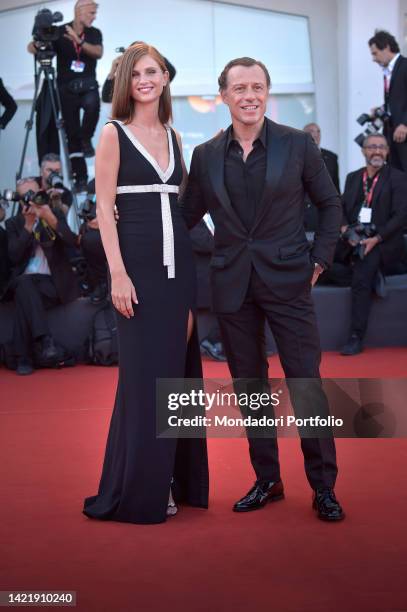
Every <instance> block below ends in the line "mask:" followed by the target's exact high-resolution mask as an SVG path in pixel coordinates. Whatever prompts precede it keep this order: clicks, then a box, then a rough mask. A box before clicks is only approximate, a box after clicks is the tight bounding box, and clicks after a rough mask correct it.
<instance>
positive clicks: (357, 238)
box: [341, 222, 377, 259]
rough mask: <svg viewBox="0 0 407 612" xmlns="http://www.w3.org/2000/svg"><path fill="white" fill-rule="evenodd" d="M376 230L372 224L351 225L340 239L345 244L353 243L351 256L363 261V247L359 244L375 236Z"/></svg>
mask: <svg viewBox="0 0 407 612" xmlns="http://www.w3.org/2000/svg"><path fill="white" fill-rule="evenodd" d="M376 234H377V228H376V226H375V224H374V223H359V222H357V223H352V224H351V225H349V227H348V229H347V230H346V231H345V232H344V233H343V234H342V236H341V238H342V240H344V241H345V242H347V243H350V242H355V243H356V245H355V246H354V247H353V253H352V254H353V255H354V256H356V257H359V259H363V258H364V256H365V245H364V244H360V243H361V241H362V240H365V239H366V238H373V236H376Z"/></svg>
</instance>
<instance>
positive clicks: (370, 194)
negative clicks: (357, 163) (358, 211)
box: [363, 170, 379, 208]
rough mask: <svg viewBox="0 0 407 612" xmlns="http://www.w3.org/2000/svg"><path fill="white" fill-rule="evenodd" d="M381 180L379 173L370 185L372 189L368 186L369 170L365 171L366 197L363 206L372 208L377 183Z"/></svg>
mask: <svg viewBox="0 0 407 612" xmlns="http://www.w3.org/2000/svg"><path fill="white" fill-rule="evenodd" d="M378 180H379V173H377V174H376V175H375V177H374V179H373V181H372V183H371V185H370V187H369V186H368V176H367V170H365V171H364V172H363V194H364V197H365V200H364V202H363V206H366V207H368V208H370V207H371V205H372V200H373V193H374V190H375V187H376V184H377V181H378Z"/></svg>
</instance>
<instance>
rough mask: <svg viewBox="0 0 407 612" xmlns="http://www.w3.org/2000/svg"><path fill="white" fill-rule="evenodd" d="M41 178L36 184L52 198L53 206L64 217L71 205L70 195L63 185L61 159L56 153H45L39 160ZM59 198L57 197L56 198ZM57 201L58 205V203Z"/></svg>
mask: <svg viewBox="0 0 407 612" xmlns="http://www.w3.org/2000/svg"><path fill="white" fill-rule="evenodd" d="M40 172H41V176H39V177H38V179H37V180H38V183H39V185H40V189H41V190H42V191H46V192H47V193H48V195H49V196H54V198H55V200H56V202H55V203H54V206H55V207H56V206H59V208H60V209H61V210H62V212H63V213H64V214H65V215H66V214H67V212H68V210H69V207H70V206H71V204H72V193H71V192H70V191H69V189H68V188H67V187H65V186H64V184H63V177H62V164H61V158H60V157H59V155H57V154H56V153H47V154H46V155H44V157H43V158H42V160H41V167H40ZM58 196H59V197H58ZM58 200H59V203H58Z"/></svg>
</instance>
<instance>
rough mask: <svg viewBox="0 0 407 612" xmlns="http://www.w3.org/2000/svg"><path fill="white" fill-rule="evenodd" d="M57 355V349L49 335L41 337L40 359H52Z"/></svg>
mask: <svg viewBox="0 0 407 612" xmlns="http://www.w3.org/2000/svg"><path fill="white" fill-rule="evenodd" d="M57 357H58V349H57V347H56V346H55V343H54V340H53V338H52V337H51V336H44V337H43V338H42V339H41V361H52V360H53V359H56V358H57Z"/></svg>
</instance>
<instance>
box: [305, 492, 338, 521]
mask: <svg viewBox="0 0 407 612" xmlns="http://www.w3.org/2000/svg"><path fill="white" fill-rule="evenodd" d="M312 507H313V508H314V510H316V511H317V512H318V518H319V519H321V521H341V520H342V519H344V518H345V513H344V511H343V510H342V508H341V506H340V504H339V502H338V500H337V499H336V497H335V493H334V490H333V489H329V488H325V489H316V491H314V497H313V500H312Z"/></svg>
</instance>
